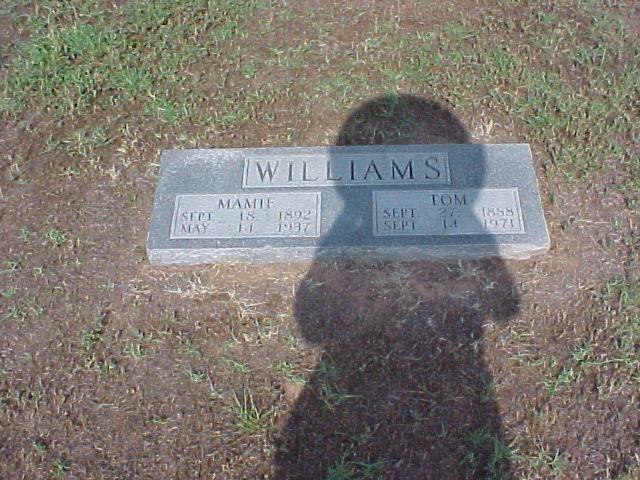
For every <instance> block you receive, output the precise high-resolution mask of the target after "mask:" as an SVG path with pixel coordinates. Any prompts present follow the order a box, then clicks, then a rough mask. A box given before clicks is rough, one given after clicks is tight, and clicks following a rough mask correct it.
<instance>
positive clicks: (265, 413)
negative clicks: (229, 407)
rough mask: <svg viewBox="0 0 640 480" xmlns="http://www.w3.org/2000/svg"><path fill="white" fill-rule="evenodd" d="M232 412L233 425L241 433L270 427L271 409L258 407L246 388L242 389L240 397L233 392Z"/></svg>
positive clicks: (254, 431)
mask: <svg viewBox="0 0 640 480" xmlns="http://www.w3.org/2000/svg"><path fill="white" fill-rule="evenodd" d="M233 400H234V406H233V413H234V414H235V418H236V422H235V426H236V428H237V429H238V431H240V432H242V433H248V434H254V433H259V432H263V431H265V430H269V429H270V428H271V427H272V421H273V414H274V412H273V409H271V408H269V409H260V408H258V407H257V406H256V404H255V402H254V400H253V394H252V393H251V392H250V391H249V390H248V389H246V388H243V389H242V398H239V397H238V395H237V394H236V392H233Z"/></svg>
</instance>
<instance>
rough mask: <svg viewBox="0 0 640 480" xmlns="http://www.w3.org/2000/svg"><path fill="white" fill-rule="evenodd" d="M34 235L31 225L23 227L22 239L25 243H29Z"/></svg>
mask: <svg viewBox="0 0 640 480" xmlns="http://www.w3.org/2000/svg"><path fill="white" fill-rule="evenodd" d="M32 236H33V232H32V231H31V230H29V227H27V226H24V227H22V241H23V242H24V243H27V242H28V241H29V239H30V238H31V237H32Z"/></svg>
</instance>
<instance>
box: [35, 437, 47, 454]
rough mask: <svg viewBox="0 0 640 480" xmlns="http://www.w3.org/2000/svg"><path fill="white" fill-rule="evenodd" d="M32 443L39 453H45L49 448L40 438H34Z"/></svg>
mask: <svg viewBox="0 0 640 480" xmlns="http://www.w3.org/2000/svg"><path fill="white" fill-rule="evenodd" d="M31 445H32V446H33V449H34V450H35V451H36V453H39V454H43V453H44V452H46V450H47V447H46V446H45V444H44V443H42V442H41V441H39V440H34V441H33V442H32V443H31Z"/></svg>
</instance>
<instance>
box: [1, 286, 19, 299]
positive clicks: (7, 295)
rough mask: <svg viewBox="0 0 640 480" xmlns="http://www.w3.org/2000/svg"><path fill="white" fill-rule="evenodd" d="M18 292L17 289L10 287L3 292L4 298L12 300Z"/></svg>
mask: <svg viewBox="0 0 640 480" xmlns="http://www.w3.org/2000/svg"><path fill="white" fill-rule="evenodd" d="M17 291H18V290H17V289H16V287H9V288H7V289H6V290H4V291H3V292H2V296H3V297H4V298H11V297H13V296H14V295H15V294H16V292H17Z"/></svg>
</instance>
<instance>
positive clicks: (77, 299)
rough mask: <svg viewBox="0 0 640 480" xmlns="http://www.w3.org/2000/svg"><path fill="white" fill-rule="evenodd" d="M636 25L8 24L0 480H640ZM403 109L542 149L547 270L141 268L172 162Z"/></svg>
mask: <svg viewBox="0 0 640 480" xmlns="http://www.w3.org/2000/svg"><path fill="white" fill-rule="evenodd" d="M639 8H640V7H638V5H637V4H636V3H635V2H627V3H620V2H616V1H609V2H596V1H590V0H561V1H531V2H517V1H514V0H500V1H497V2H488V1H486V2H485V1H470V0H465V1H461V2H450V3H445V2H395V1H389V2H386V1H376V2H373V1H358V2H314V1H299V2H287V1H275V0H245V1H224V0H218V1H214V0H211V1H209V0H173V1H167V0H160V1H156V2H146V1H138V0H135V1H134V0H132V1H129V2H125V1H115V0H113V1H101V0H73V1H54V0H42V1H37V2H33V1H26V0H25V1H17V0H9V1H5V2H3V3H2V5H0V62H1V70H0V82H1V83H2V96H1V97H0V109H1V113H0V118H1V122H0V132H1V133H0V170H1V172H2V175H1V177H0V225H1V231H2V243H1V244H0V262H2V263H1V266H0V294H1V297H0V478H3V479H18V478H25V479H32V478H81V479H94V478H95V479H98V478H105V479H116V478H121V479H125V478H126V479H129V478H153V479H156V478H207V479H227V478H228V479H243V478H251V479H253V478H262V479H284V478H327V479H333V480H336V479H361V478H387V479H397V478H518V479H520V478H521V479H538V478H540V479H547V478H560V479H565V478H566V479H573V478H575V479H618V480H622V479H637V478H640V454H639V452H640V414H639V413H638V408H637V405H638V396H639V393H640V354H639V348H640V345H639V343H640V340H639V335H640V284H639V280H640V279H639V278H638V277H639V276H638V272H639V271H640V269H639V266H640V264H639V258H638V252H639V246H640V239H639V230H638V225H639V224H640V218H639V215H638V206H639V205H640V197H639V192H640V183H639V180H638V179H639V178H640V157H639V153H640V152H639V150H640V149H639V148H638V139H639V138H638V132H640V118H639V116H638V114H639V111H640V108H639V107H640V103H639V99H640V67H639V65H640V50H639V49H638V45H639V44H640V43H639V34H640V11H639ZM407 94H409V95H413V96H415V97H418V98H420V99H422V100H424V101H425V102H431V103H432V104H433V105H436V104H437V105H439V106H441V107H442V108H443V109H446V111H448V112H451V114H452V115H453V116H454V117H455V118H456V119H457V120H458V121H459V122H460V124H461V125H462V126H463V127H464V129H466V131H467V132H468V137H469V141H472V142H474V143H500V142H506V143H509V142H518V143H521V142H522V143H530V144H531V147H532V150H533V154H534V162H535V169H536V173H537V175H538V178H539V182H540V189H541V193H542V199H543V208H544V211H545V216H546V219H547V222H548V225H549V230H550V235H551V242H552V244H551V249H550V251H549V252H548V254H545V255H543V256H540V257H537V258H534V259H531V260H527V261H500V260H487V261H482V262H459V263H453V264H441V263H437V262H431V263H415V262H409V263H399V264H387V263H381V264H380V263H379V264H371V263H366V262H348V263H341V264H322V263H318V262H311V263H306V264H305V263H290V264H277V265H250V264H220V265H208V266H198V267H190V268H166V267H162V268H158V267H152V266H150V265H149V262H148V260H147V258H146V252H145V243H146V235H147V231H148V228H149V221H150V212H151V206H152V201H153V193H154V187H155V184H156V179H157V175H158V160H159V151H160V150H161V149H170V148H195V147H198V148H202V147H212V148H215V147H259V146H297V145H333V144H336V143H341V142H343V140H344V139H343V138H341V132H342V133H344V127H345V122H346V121H347V119H348V118H349V115H350V113H351V112H353V111H354V110H355V109H357V108H358V107H359V106H360V105H362V104H363V103H364V102H368V101H372V100H373V101H376V100H375V99H378V100H377V101H378V102H381V104H382V105H383V106H384V105H388V106H389V110H388V111H386V110H384V108H383V109H382V111H380V112H378V114H379V116H380V118H381V119H382V120H381V121H383V123H384V122H386V123H384V124H385V125H386V126H387V127H394V126H395V125H396V124H395V123H393V122H391V120H393V119H395V120H394V121H397V120H398V119H397V118H396V117H394V114H395V113H394V112H397V110H396V107H397V105H399V104H401V103H402V100H401V99H402V98H405V97H403V95H407ZM388 131H390V130H388ZM398 131H399V130H398ZM354 138H356V140H355V141H356V143H372V142H373V143H375V142H383V143H385V142H386V143H393V142H391V141H390V140H389V136H387V137H384V135H383V136H382V137H380V135H378V134H375V132H372V135H370V136H368V137H367V136H363V137H362V138H359V137H357V136H354ZM396 140H397V139H396ZM394 141H395V140H394Z"/></svg>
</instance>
